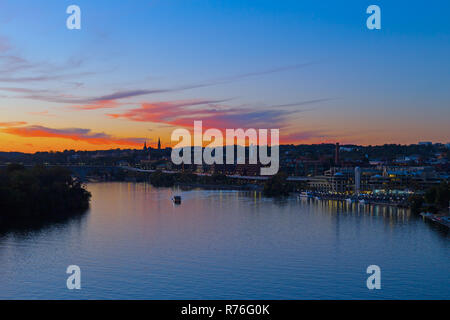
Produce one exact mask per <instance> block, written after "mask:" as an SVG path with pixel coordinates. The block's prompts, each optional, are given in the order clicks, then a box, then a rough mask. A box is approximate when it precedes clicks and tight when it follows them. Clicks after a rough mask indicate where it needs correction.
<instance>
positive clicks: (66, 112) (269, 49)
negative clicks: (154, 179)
mask: <svg viewBox="0 0 450 320" xmlns="http://www.w3.org/2000/svg"><path fill="white" fill-rule="evenodd" d="M343 3H344V2H342V1H297V0H295V1H287V0H283V1H275V0H272V1H266V0H258V1H250V0H248V1H246V0H227V1H218V0H217V1H206V0H205V1H200V0H198V1H182V0H180V1H172V0H155V1H151V0H145V1H138V0H133V1H119V0H71V1H64V0H45V1H43V0H35V1H34V0H33V1H31V0H2V1H1V3H0V151H22V152H35V151H49V150H55V151H57V150H64V149H77V150H96V149H109V148H141V146H142V145H143V142H144V141H147V143H148V144H149V145H153V146H155V145H156V143H157V140H158V137H161V141H162V144H163V146H171V145H174V144H175V143H176V142H173V143H172V142H171V141H170V135H171V133H172V131H173V130H174V129H176V128H180V127H184V128H188V129H191V127H192V126H193V122H194V120H202V121H203V126H204V127H215V128H219V129H224V128H256V129H258V128H279V129H280V140H281V143H296V144H299V143H322V142H341V143H343V144H346V143H354V144H364V145H368V144H384V143H402V144H403V143H406V144H409V143H417V142H418V141H433V142H443V143H447V142H450V125H449V119H450V19H449V18H448V16H449V14H450V2H449V1H372V2H368V1H345V5H344V4H343ZM72 4H76V5H78V6H80V8H81V12H82V17H81V21H82V22H81V26H82V29H81V30H68V29H67V28H66V19H67V17H68V14H66V8H67V7H68V6H69V5H72ZM371 4H377V5H379V6H380V8H381V16H382V29H381V30H368V29H367V28H366V19H367V17H368V14H366V8H367V7H368V6H369V5H371Z"/></svg>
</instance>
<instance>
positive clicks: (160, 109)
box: [108, 99, 290, 129]
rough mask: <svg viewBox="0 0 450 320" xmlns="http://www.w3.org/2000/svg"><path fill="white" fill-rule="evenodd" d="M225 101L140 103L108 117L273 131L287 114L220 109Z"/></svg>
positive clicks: (230, 108)
mask: <svg viewBox="0 0 450 320" xmlns="http://www.w3.org/2000/svg"><path fill="white" fill-rule="evenodd" d="M224 101H225V100H200V99H198V100H180V101H163V102H148V103H142V104H141V106H140V108H135V109H131V110H127V111H125V112H123V113H111V114H108V116H110V117H112V118H116V119H117V118H124V119H128V120H131V121H137V122H153V123H163V124H169V125H173V126H182V127H192V125H193V122H194V120H202V121H203V123H204V125H205V126H208V127H211V128H222V129H224V128H236V127H244V128H249V127H257V126H264V127H268V126H270V127H275V126H279V125H281V123H282V122H283V120H284V116H286V115H287V114H288V113H290V112H289V111H284V110H257V109H251V108H245V107H244V108H236V107H230V106H225V105H221V104H220V103H222V102H224Z"/></svg>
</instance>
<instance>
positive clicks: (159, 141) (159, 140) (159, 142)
mask: <svg viewBox="0 0 450 320" xmlns="http://www.w3.org/2000/svg"><path fill="white" fill-rule="evenodd" d="M158 150H161V139H160V138H158Z"/></svg>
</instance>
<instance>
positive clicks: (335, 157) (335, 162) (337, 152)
mask: <svg viewBox="0 0 450 320" xmlns="http://www.w3.org/2000/svg"><path fill="white" fill-rule="evenodd" d="M339 150H340V146H339V142H337V143H336V151H335V154H334V164H335V165H336V166H339V165H340V162H341V160H340V159H339Z"/></svg>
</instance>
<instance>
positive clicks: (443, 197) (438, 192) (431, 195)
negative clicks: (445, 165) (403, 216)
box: [409, 182, 450, 213]
mask: <svg viewBox="0 0 450 320" xmlns="http://www.w3.org/2000/svg"><path fill="white" fill-rule="evenodd" d="M449 201H450V183H449V182H442V183H441V184H440V185H439V186H436V187H433V188H431V189H429V190H427V191H426V192H425V194H424V195H414V196H412V197H411V198H410V199H409V202H410V206H411V209H412V210H413V211H414V212H416V213H417V212H422V211H426V212H432V213H438V212H439V211H442V210H445V209H447V210H448V207H449Z"/></svg>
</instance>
